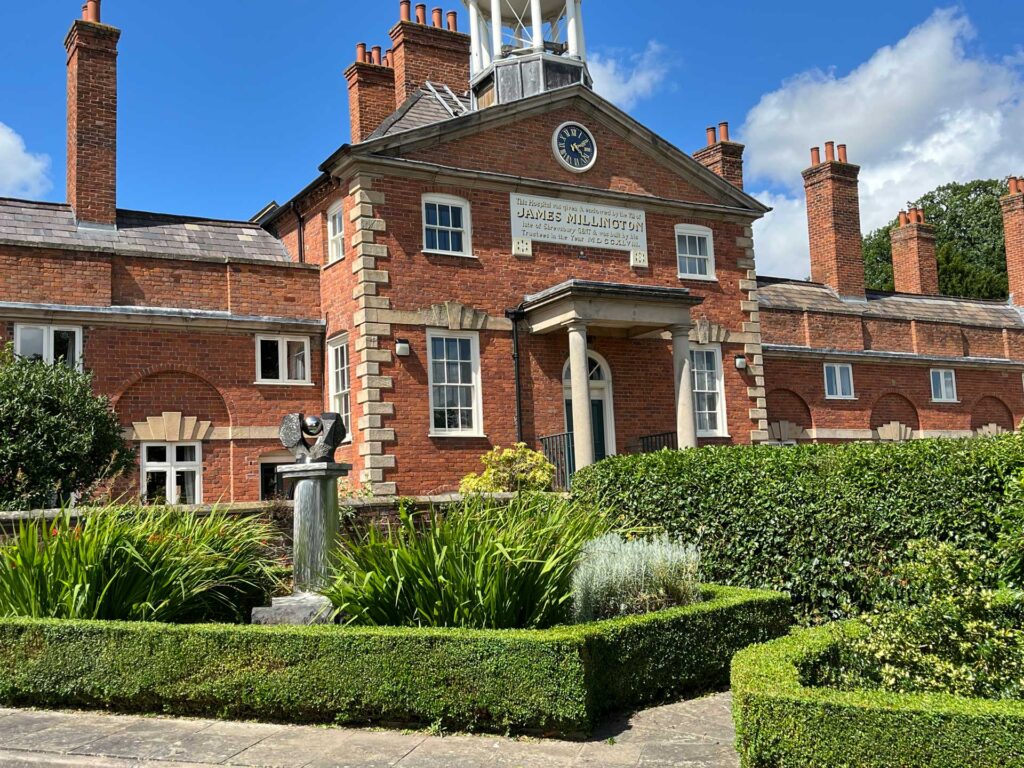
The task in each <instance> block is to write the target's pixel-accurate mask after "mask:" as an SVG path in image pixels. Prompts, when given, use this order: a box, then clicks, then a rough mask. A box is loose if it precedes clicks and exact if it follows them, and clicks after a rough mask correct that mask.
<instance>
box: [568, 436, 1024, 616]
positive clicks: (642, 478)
mask: <svg viewBox="0 0 1024 768" xmlns="http://www.w3.org/2000/svg"><path fill="white" fill-rule="evenodd" d="M1022 470H1024V436H1021V435H1020V434H1014V435H1005V436H1001V437H997V438H991V439H974V440H919V441H912V442H908V443H854V444H844V445H801V446H795V447H791V448H773V447H730V446H726V447H710V448H702V449H701V450H699V451H661V452H658V453H650V454H645V455H634V456H618V457H612V458H609V459H606V460H605V461H602V462H600V463H598V464H595V465H593V466H590V467H587V468H585V469H583V470H581V471H580V472H579V473H578V474H577V475H576V476H575V478H574V479H573V494H574V495H575V496H577V497H579V498H581V499H582V500H584V501H588V502H598V503H604V504H606V505H608V506H609V508H611V509H614V510H615V511H616V512H617V513H623V514H625V515H626V516H627V517H632V518H635V519H637V520H638V522H640V523H642V524H646V525H652V526H657V527H661V528H664V529H665V530H666V531H668V532H669V533H671V534H673V535H677V536H680V537H682V538H683V539H685V540H686V541H688V542H692V543H694V544H696V545H697V546H698V547H699V548H700V553H701V564H702V573H701V576H702V578H703V579H705V580H706V581H710V582H714V583H716V584H731V585H735V586H743V587H755V588H765V589H778V590H783V591H786V592H789V593H790V594H791V595H792V596H793V602H794V607H795V610H796V612H797V615H798V616H799V617H800V619H801V620H802V621H805V622H812V623H813V622H821V621H827V620H831V619H836V618H852V617H854V616H857V615H860V614H861V613H863V612H864V611H865V610H868V609H870V608H871V607H873V605H874V603H875V600H876V596H877V595H876V591H877V589H878V587H879V585H880V584H881V583H882V582H883V581H884V579H885V577H886V576H888V575H889V574H890V573H891V572H892V569H893V567H894V566H895V565H896V564H897V563H898V562H899V561H900V560H901V559H902V558H904V557H906V552H907V546H906V545H907V543H908V542H910V541H912V540H914V539H922V538H935V539H938V540H940V541H951V542H957V543H960V544H963V545H965V546H971V547H974V548H976V549H978V550H980V551H982V552H983V553H991V552H992V550H993V545H994V542H995V541H996V539H997V537H998V534H999V530H1000V524H999V519H1000V515H1001V512H1002V505H1003V503H1004V491H1005V490H1006V488H1007V486H1008V485H1010V484H1011V482H1012V481H1013V479H1014V478H1015V477H1016V476H1018V475H1019V473H1020V472H1021V471H1022Z"/></svg>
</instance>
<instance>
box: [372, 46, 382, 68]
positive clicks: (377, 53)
mask: <svg viewBox="0 0 1024 768" xmlns="http://www.w3.org/2000/svg"><path fill="white" fill-rule="evenodd" d="M380 51H381V48H380V46H379V45H375V46H373V51H372V57H371V58H372V61H373V63H374V64H376V65H377V66H378V67H379V66H380Z"/></svg>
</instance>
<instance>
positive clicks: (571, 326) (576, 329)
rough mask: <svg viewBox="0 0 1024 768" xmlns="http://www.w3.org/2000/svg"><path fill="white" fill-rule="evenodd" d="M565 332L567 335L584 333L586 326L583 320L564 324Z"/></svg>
mask: <svg viewBox="0 0 1024 768" xmlns="http://www.w3.org/2000/svg"><path fill="white" fill-rule="evenodd" d="M565 330H567V331H569V333H586V332H587V324H586V323H585V322H584V321H583V320H574V321H572V322H571V323H566V325H565Z"/></svg>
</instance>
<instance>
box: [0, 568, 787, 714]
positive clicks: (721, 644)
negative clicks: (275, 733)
mask: <svg viewBox="0 0 1024 768" xmlns="http://www.w3.org/2000/svg"><path fill="white" fill-rule="evenodd" d="M706 589H707V597H708V599H707V600H706V601H705V602H701V603H697V604H694V605H691V606H686V607H683V608H675V609H671V610H668V611H664V612H661V613H656V614H649V615H647V616H641V617H630V618H623V619H615V620H611V621H605V622H597V623H594V624H588V625H580V626H569V627H557V628H554V629H549V630H541V631H528V630H502V631H484V630H458V629H403V628H362V627H334V626H328V627H256V626H241V627H239V626H232V627H228V626H219V625H193V626H175V625H166V624H142V623H138V624H128V623H113V622H111V623H108V622H85V621H52V620H46V621H38V620H26V619H4V620H0V702H3V703H5V704H9V705H28V706H73V707H105V708H110V709H117V710H121V711H136V712H164V713H170V714H176V715H197V716H209V717H232V718H253V719H260V720H271V721H284V722H303V723H320V722H335V723H418V724H424V723H440V724H443V725H445V726H447V727H458V728H467V729H483V730H524V731H540V732H550V733H563V734H575V733H584V732H587V731H589V730H590V728H591V726H592V725H593V723H594V719H595V718H596V717H597V716H599V715H600V714H602V713H603V712H606V711H609V710H617V709H623V708H628V707H633V706H639V705H642V704H646V703H649V702H654V701H659V700H662V699H664V698H665V697H667V696H671V695H674V694H678V693H681V692H685V691H690V690H700V689H706V688H709V687H715V686H721V685H724V684H725V683H726V682H727V680H728V670H729V662H730V660H731V658H732V656H733V654H734V653H735V652H736V651H737V650H739V649H741V648H744V647H746V646H747V645H750V644H751V643H755V642H763V641H764V640H767V639H770V638H772V637H778V636H780V635H782V634H784V633H785V632H786V631H787V628H788V626H789V624H790V621H791V617H790V611H789V600H788V598H787V597H786V596H785V595H780V594H778V593H773V592H761V591H752V590H742V589H735V588H728V587H708V588H706Z"/></svg>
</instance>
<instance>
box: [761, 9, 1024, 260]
mask: <svg viewBox="0 0 1024 768" xmlns="http://www.w3.org/2000/svg"><path fill="white" fill-rule="evenodd" d="M973 36H974V28H973V27H972V26H971V23H970V20H969V19H968V18H967V17H966V16H965V15H963V14H962V13H961V12H959V11H957V10H939V11H936V12H935V13H934V14H932V16H931V17H930V18H929V19H928V20H927V21H925V22H924V23H923V24H921V25H920V26H918V27H916V28H915V29H913V30H911V31H910V33H908V34H907V36H906V37H905V38H903V39H902V40H900V41H899V42H898V43H896V44H895V45H891V46H886V47H884V48H881V49H879V50H878V51H876V52H875V53H874V54H873V55H872V56H871V58H870V59H868V61H866V62H865V63H864V64H862V65H860V66H859V67H857V68H856V69H854V70H853V71H852V72H850V73H849V74H847V75H845V76H841V77H840V76H837V75H836V73H835V72H831V71H830V72H823V71H820V70H816V71H812V72H805V73H802V74H799V75H797V76H795V77H793V78H792V79H790V80H789V81H787V82H785V83H784V84H783V85H782V87H781V88H780V89H779V90H777V91H775V92H773V93H769V94H766V95H765V96H764V97H763V98H762V99H761V101H760V103H758V104H757V105H756V106H755V107H754V108H753V109H752V110H751V111H750V113H749V114H748V115H747V120H746V124H745V125H744V127H743V129H742V131H741V134H742V139H743V140H744V141H745V142H746V143H747V146H748V154H747V169H748V173H749V175H750V177H751V179H752V180H754V181H755V182H758V181H759V182H760V183H759V184H755V185H754V186H753V187H752V188H757V187H762V188H765V189H768V190H774V193H769V194H768V195H767V196H762V199H764V200H765V202H767V203H769V204H771V205H774V206H776V207H777V208H778V210H777V212H776V213H774V214H773V215H772V216H771V217H770V218H769V219H767V220H766V221H764V222H763V223H761V224H760V225H759V226H758V228H757V232H756V244H757V252H758V261H759V271H761V272H762V273H763V274H773V273H774V274H781V275H784V276H788V277H806V276H807V273H808V272H809V266H808V263H807V262H808V259H807V240H806V233H804V234H803V235H802V236H801V237H800V238H799V239H795V238H796V233H797V232H798V231H799V230H800V228H802V227H806V222H805V220H804V210H803V202H804V201H803V187H802V181H801V178H800V171H801V170H802V169H804V168H805V167H806V166H807V165H808V164H809V161H810V154H809V148H810V147H812V146H820V145H822V144H824V142H825V141H827V140H832V139H834V140H836V141H838V142H840V143H846V144H848V145H849V152H850V161H851V162H855V163H857V164H859V165H861V166H862V168H863V170H862V171H861V176H860V179H861V185H860V189H861V222H862V225H863V228H864V231H865V232H868V231H870V230H873V229H875V228H877V227H879V226H882V225H883V224H885V223H886V222H888V221H889V220H891V219H892V218H894V217H895V215H896V213H897V211H898V210H899V209H900V207H902V206H903V205H905V204H906V202H907V201H909V200H913V199H916V198H917V197H919V196H920V195H922V194H923V193H925V192H927V191H928V190H930V189H933V188H935V187H937V186H939V185H940V184H943V183H947V182H950V181H969V180H971V179H975V178H996V177H1000V178H1001V177H1003V176H1006V175H1009V174H1010V173H1021V172H1024V145H1022V144H1021V142H1020V139H1019V137H1020V136H1021V135H1022V134H1024V72H1022V65H1024V61H1022V60H1021V57H1020V55H1019V53H1018V54H1016V55H1014V56H1010V57H1006V58H1004V59H1003V60H1002V61H999V62H995V61H990V60H987V59H985V58H983V57H981V56H978V55H975V54H973V53H971V52H970V51H969V50H968V44H969V43H970V40H971V39H972V38H973Z"/></svg>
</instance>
